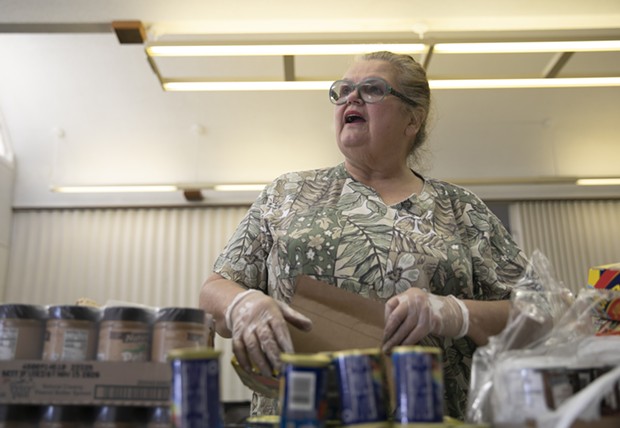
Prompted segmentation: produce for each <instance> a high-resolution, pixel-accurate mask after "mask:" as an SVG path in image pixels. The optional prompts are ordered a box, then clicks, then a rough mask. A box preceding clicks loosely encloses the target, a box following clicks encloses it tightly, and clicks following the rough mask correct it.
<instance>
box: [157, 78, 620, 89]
mask: <svg viewBox="0 0 620 428" xmlns="http://www.w3.org/2000/svg"><path fill="white" fill-rule="evenodd" d="M332 83H333V82H332V81H293V82H282V81H274V82H271V81H258V82H246V81H244V82H207V81H171V80H169V81H164V83H163V84H162V86H163V88H164V90H166V91H308V90H317V91H326V90H328V89H329V87H330V85H331V84H332ZM429 86H430V87H431V89H502V88H504V89H511V88H567V87H608V86H620V77H578V78H577V77H575V78H568V77H566V78H560V77H555V78H538V79H453V80H448V79H447V80H430V81H429Z"/></svg>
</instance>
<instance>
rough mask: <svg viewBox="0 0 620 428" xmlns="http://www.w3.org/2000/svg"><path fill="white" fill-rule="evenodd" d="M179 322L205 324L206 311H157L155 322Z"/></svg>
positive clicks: (176, 309) (166, 309) (175, 309)
mask: <svg viewBox="0 0 620 428" xmlns="http://www.w3.org/2000/svg"><path fill="white" fill-rule="evenodd" d="M164 321H177V322H194V323H199V324H203V323H204V322H205V311H203V310H202V309H197V308H173V307H170V308H161V309H160V310H158V311H157V316H156V318H155V322H156V323H158V322H164Z"/></svg>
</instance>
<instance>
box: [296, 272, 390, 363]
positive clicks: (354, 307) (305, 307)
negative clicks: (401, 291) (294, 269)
mask: <svg viewBox="0 0 620 428" xmlns="http://www.w3.org/2000/svg"><path fill="white" fill-rule="evenodd" d="M291 307H292V308H293V309H295V310H296V311H298V312H300V313H302V314H304V315H305V316H307V317H308V318H310V319H311V320H312V324H313V326H312V330H311V331H310V332H304V331H301V330H298V329H297V328H295V327H292V326H290V328H289V331H290V333H291V338H292V340H293V347H294V348H295V352H297V353H315V352H333V351H343V350H348V349H366V348H378V347H380V346H381V340H382V338H383V327H384V322H385V321H384V312H385V304H384V303H383V302H379V301H376V300H372V299H368V298H366V297H362V296H360V295H358V294H355V293H352V292H349V291H346V290H342V289H340V288H338V287H334V286H333V285H329V284H326V283H324V282H321V281H317V280H315V279H312V278H309V277H307V276H302V277H300V278H299V279H298V281H297V288H296V291H295V294H294V295H293V299H292V300H291Z"/></svg>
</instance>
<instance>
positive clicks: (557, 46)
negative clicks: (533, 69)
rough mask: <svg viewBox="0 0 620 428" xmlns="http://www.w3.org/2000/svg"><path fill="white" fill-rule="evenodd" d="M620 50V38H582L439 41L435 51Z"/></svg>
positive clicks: (446, 52)
mask: <svg viewBox="0 0 620 428" xmlns="http://www.w3.org/2000/svg"><path fill="white" fill-rule="evenodd" d="M617 50H620V40H591V41H590V40H581V41H561V42H505V43H504V42H491V43H437V44H436V45H434V47H433V52H434V53H441V54H473V53H532V52H606V51H617Z"/></svg>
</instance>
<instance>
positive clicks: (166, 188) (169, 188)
mask: <svg viewBox="0 0 620 428" xmlns="http://www.w3.org/2000/svg"><path fill="white" fill-rule="evenodd" d="M51 189H52V191H53V192H58V193H127V192H176V191H177V190H179V188H178V187H177V186H173V185H129V186H123V185H116V186H53V187H52V188H51Z"/></svg>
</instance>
